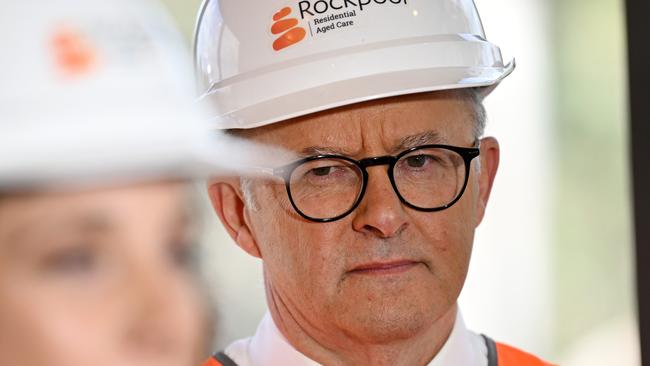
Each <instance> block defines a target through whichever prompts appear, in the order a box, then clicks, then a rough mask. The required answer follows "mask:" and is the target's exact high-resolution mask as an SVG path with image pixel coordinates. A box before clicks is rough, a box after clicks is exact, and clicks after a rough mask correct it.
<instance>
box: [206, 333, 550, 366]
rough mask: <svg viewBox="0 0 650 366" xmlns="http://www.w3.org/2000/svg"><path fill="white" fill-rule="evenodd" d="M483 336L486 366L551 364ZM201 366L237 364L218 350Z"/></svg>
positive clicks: (536, 365)
mask: <svg viewBox="0 0 650 366" xmlns="http://www.w3.org/2000/svg"><path fill="white" fill-rule="evenodd" d="M483 337H484V338H485V343H486V345H487V350H488V354H487V358H488V366H552V364H550V363H547V362H545V361H542V360H541V359H540V358H538V357H536V356H533V355H531V354H529V353H526V352H524V351H521V350H519V349H516V348H514V347H511V346H508V345H506V344H503V343H497V342H495V341H493V340H492V339H491V338H488V337H485V336H483ZM203 366H237V364H236V363H235V361H233V360H232V359H231V358H230V357H228V356H227V355H226V354H225V353H223V352H219V353H217V354H215V355H214V356H212V357H210V359H209V360H207V361H206V362H205V363H203Z"/></svg>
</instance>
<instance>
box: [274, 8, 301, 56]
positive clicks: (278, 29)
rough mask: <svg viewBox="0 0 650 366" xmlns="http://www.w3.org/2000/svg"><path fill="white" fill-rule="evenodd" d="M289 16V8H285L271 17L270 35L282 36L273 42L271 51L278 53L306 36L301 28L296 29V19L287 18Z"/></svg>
mask: <svg viewBox="0 0 650 366" xmlns="http://www.w3.org/2000/svg"><path fill="white" fill-rule="evenodd" d="M289 14H291V8H290V7H288V6H287V7H285V8H282V9H281V10H280V11H278V12H277V13H275V14H274V15H273V22H274V23H273V25H272V26H271V33H273V34H274V35H278V34H282V35H281V36H280V37H279V38H277V39H276V40H275V41H274V42H273V49H274V50H276V51H280V50H282V49H284V48H287V47H289V46H292V45H294V44H296V43H298V42H300V41H302V40H303V39H304V38H305V36H306V35H307V31H306V30H305V28H303V27H298V19H296V18H287V16H288V15H289Z"/></svg>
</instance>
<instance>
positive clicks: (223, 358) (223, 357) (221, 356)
mask: <svg viewBox="0 0 650 366" xmlns="http://www.w3.org/2000/svg"><path fill="white" fill-rule="evenodd" d="M212 358H214V359H215V360H217V362H218V363H219V364H220V365H221V366H237V364H236V363H235V361H233V360H232V358H230V357H228V355H227V354H225V353H223V352H218V353H215V355H214V356H212Z"/></svg>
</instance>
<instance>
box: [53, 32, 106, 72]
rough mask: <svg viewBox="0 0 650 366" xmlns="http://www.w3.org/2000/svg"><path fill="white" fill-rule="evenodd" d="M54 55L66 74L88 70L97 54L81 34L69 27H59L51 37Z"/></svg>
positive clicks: (93, 64) (94, 61)
mask: <svg viewBox="0 0 650 366" xmlns="http://www.w3.org/2000/svg"><path fill="white" fill-rule="evenodd" d="M52 47H53V49H54V56H55V59H56V63H57V65H58V66H59V68H60V69H61V70H62V71H63V72H65V73H66V74H68V75H80V74H85V73H88V72H90V71H91V70H92V69H93V67H94V66H95V64H96V61H97V55H96V52H95V50H94V49H93V47H92V46H91V45H90V44H89V43H88V42H87V41H86V40H85V39H84V37H83V35H81V34H80V33H79V32H76V31H74V30H72V29H69V28H61V29H59V30H58V31H57V32H56V33H55V34H54V36H53V37H52Z"/></svg>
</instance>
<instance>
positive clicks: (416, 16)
mask: <svg viewBox="0 0 650 366" xmlns="http://www.w3.org/2000/svg"><path fill="white" fill-rule="evenodd" d="M195 62H196V69H197V72H198V78H199V84H200V88H201V90H200V92H201V93H202V97H201V100H202V101H204V102H205V104H207V105H209V106H210V107H211V108H212V116H213V118H212V122H213V126H214V127H216V128H219V129H229V128H253V127H258V126H263V125H266V124H270V123H274V122H278V121H282V120H286V119H289V118H293V117H298V116H301V115H305V114H309V113H313V112H317V111H321V110H325V109H330V108H335V107H338V106H343V105H347V104H352V103H357V102H362V101H367V100H371V99H377V98H383V97H389V96H396V95H401V94H410V93H418V92H426V91H435V90H444V89H454V88H468V87H485V86H491V87H494V86H495V85H496V84H498V83H499V81H501V80H502V79H503V78H505V77H506V76H507V75H509V74H510V73H511V72H512V70H513V69H514V62H511V63H509V64H508V65H504V62H503V60H502V56H501V52H500V50H499V48H498V47H496V46H495V45H493V44H491V43H489V42H488V41H487V40H486V39H485V34H484V31H483V26H482V24H481V20H480V18H479V15H478V12H477V10H476V7H475V5H474V2H473V1H472V0H293V1H287V0H265V1H258V0H205V2H204V3H203V6H202V8H201V12H200V14H199V21H198V25H197V30H196V37H195ZM491 89H492V88H485V93H488V92H489V91H490V90H491Z"/></svg>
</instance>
